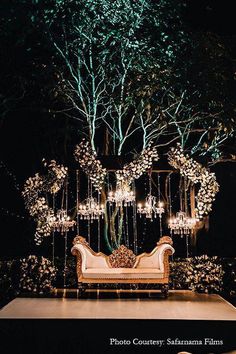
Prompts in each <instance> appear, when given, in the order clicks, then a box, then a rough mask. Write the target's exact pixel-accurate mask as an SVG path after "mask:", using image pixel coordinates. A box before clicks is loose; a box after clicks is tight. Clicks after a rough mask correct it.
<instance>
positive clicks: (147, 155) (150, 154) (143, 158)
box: [116, 146, 159, 185]
mask: <svg viewBox="0 0 236 354" xmlns="http://www.w3.org/2000/svg"><path fill="white" fill-rule="evenodd" d="M158 159H159V157H158V153H157V149H156V147H153V148H152V147H151V146H148V147H147V148H146V149H145V150H143V151H142V153H141V154H140V155H139V156H138V158H137V159H135V160H134V161H132V162H130V163H128V164H126V165H124V167H123V169H122V170H118V171H116V178H117V181H118V182H123V181H125V182H126V183H127V184H128V185H130V184H131V183H132V182H133V180H134V179H138V178H139V177H141V176H142V174H143V173H144V172H145V171H148V170H149V169H150V168H151V167H152V163H153V161H158Z"/></svg>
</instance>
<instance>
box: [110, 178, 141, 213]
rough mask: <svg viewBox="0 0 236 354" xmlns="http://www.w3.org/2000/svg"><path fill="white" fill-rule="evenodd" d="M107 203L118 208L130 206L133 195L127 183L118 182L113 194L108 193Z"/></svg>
mask: <svg viewBox="0 0 236 354" xmlns="http://www.w3.org/2000/svg"><path fill="white" fill-rule="evenodd" d="M107 201H108V202H109V203H116V206H119V207H121V206H122V205H124V206H130V205H132V204H133V202H134V201H135V195H134V192H133V191H132V190H131V189H130V186H129V185H128V184H127V183H124V182H120V183H119V184H118V186H117V189H116V190H115V192H112V191H110V192H109V194H108V198H107Z"/></svg>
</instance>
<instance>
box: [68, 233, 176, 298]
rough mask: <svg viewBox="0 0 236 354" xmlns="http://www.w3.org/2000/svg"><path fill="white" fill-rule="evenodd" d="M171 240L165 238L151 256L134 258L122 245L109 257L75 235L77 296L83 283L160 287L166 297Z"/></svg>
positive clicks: (83, 286)
mask: <svg viewBox="0 0 236 354" xmlns="http://www.w3.org/2000/svg"><path fill="white" fill-rule="evenodd" d="M172 244H173V242H172V239H171V238H170V237H169V236H164V237H162V238H161V239H160V241H159V242H157V246H156V247H155V248H154V249H153V250H152V252H150V253H142V254H140V255H138V256H136V255H135V254H134V253H133V252H132V251H131V250H130V249H128V248H126V247H125V246H124V245H122V246H120V247H119V248H118V249H117V250H115V251H113V252H112V254H111V255H110V256H106V255H105V254H104V253H102V252H99V253H96V252H94V251H93V250H92V249H91V247H90V246H89V244H88V243H87V242H86V240H85V238H83V237H81V236H76V237H75V239H74V241H73V247H72V249H71V252H72V254H73V255H74V256H76V257H77V276H78V288H79V291H80V294H82V292H83V291H84V290H85V288H86V284H89V283H90V284H92V283H93V284H101V283H103V284H104V283H105V284H108V283H113V284H114V283H121V284H124V283H131V284H134V283H135V284H144V283H145V284H161V290H162V293H163V294H164V296H166V297H167V296H168V284H169V256H170V255H172V254H173V253H174V248H173V247H172Z"/></svg>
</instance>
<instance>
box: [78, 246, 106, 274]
mask: <svg viewBox="0 0 236 354" xmlns="http://www.w3.org/2000/svg"><path fill="white" fill-rule="evenodd" d="M74 247H76V248H78V250H79V251H80V253H81V255H82V266H83V267H84V270H85V269H87V268H108V264H107V261H106V258H105V256H103V255H102V254H100V255H99V253H98V255H94V254H93V253H92V251H90V249H89V248H88V247H86V246H85V245H82V244H78V245H76V246H74Z"/></svg>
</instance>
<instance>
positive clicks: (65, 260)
mask: <svg viewBox="0 0 236 354" xmlns="http://www.w3.org/2000/svg"><path fill="white" fill-rule="evenodd" d="M64 237H65V258H64V288H65V287H66V273H67V231H66V232H65V236H64Z"/></svg>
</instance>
